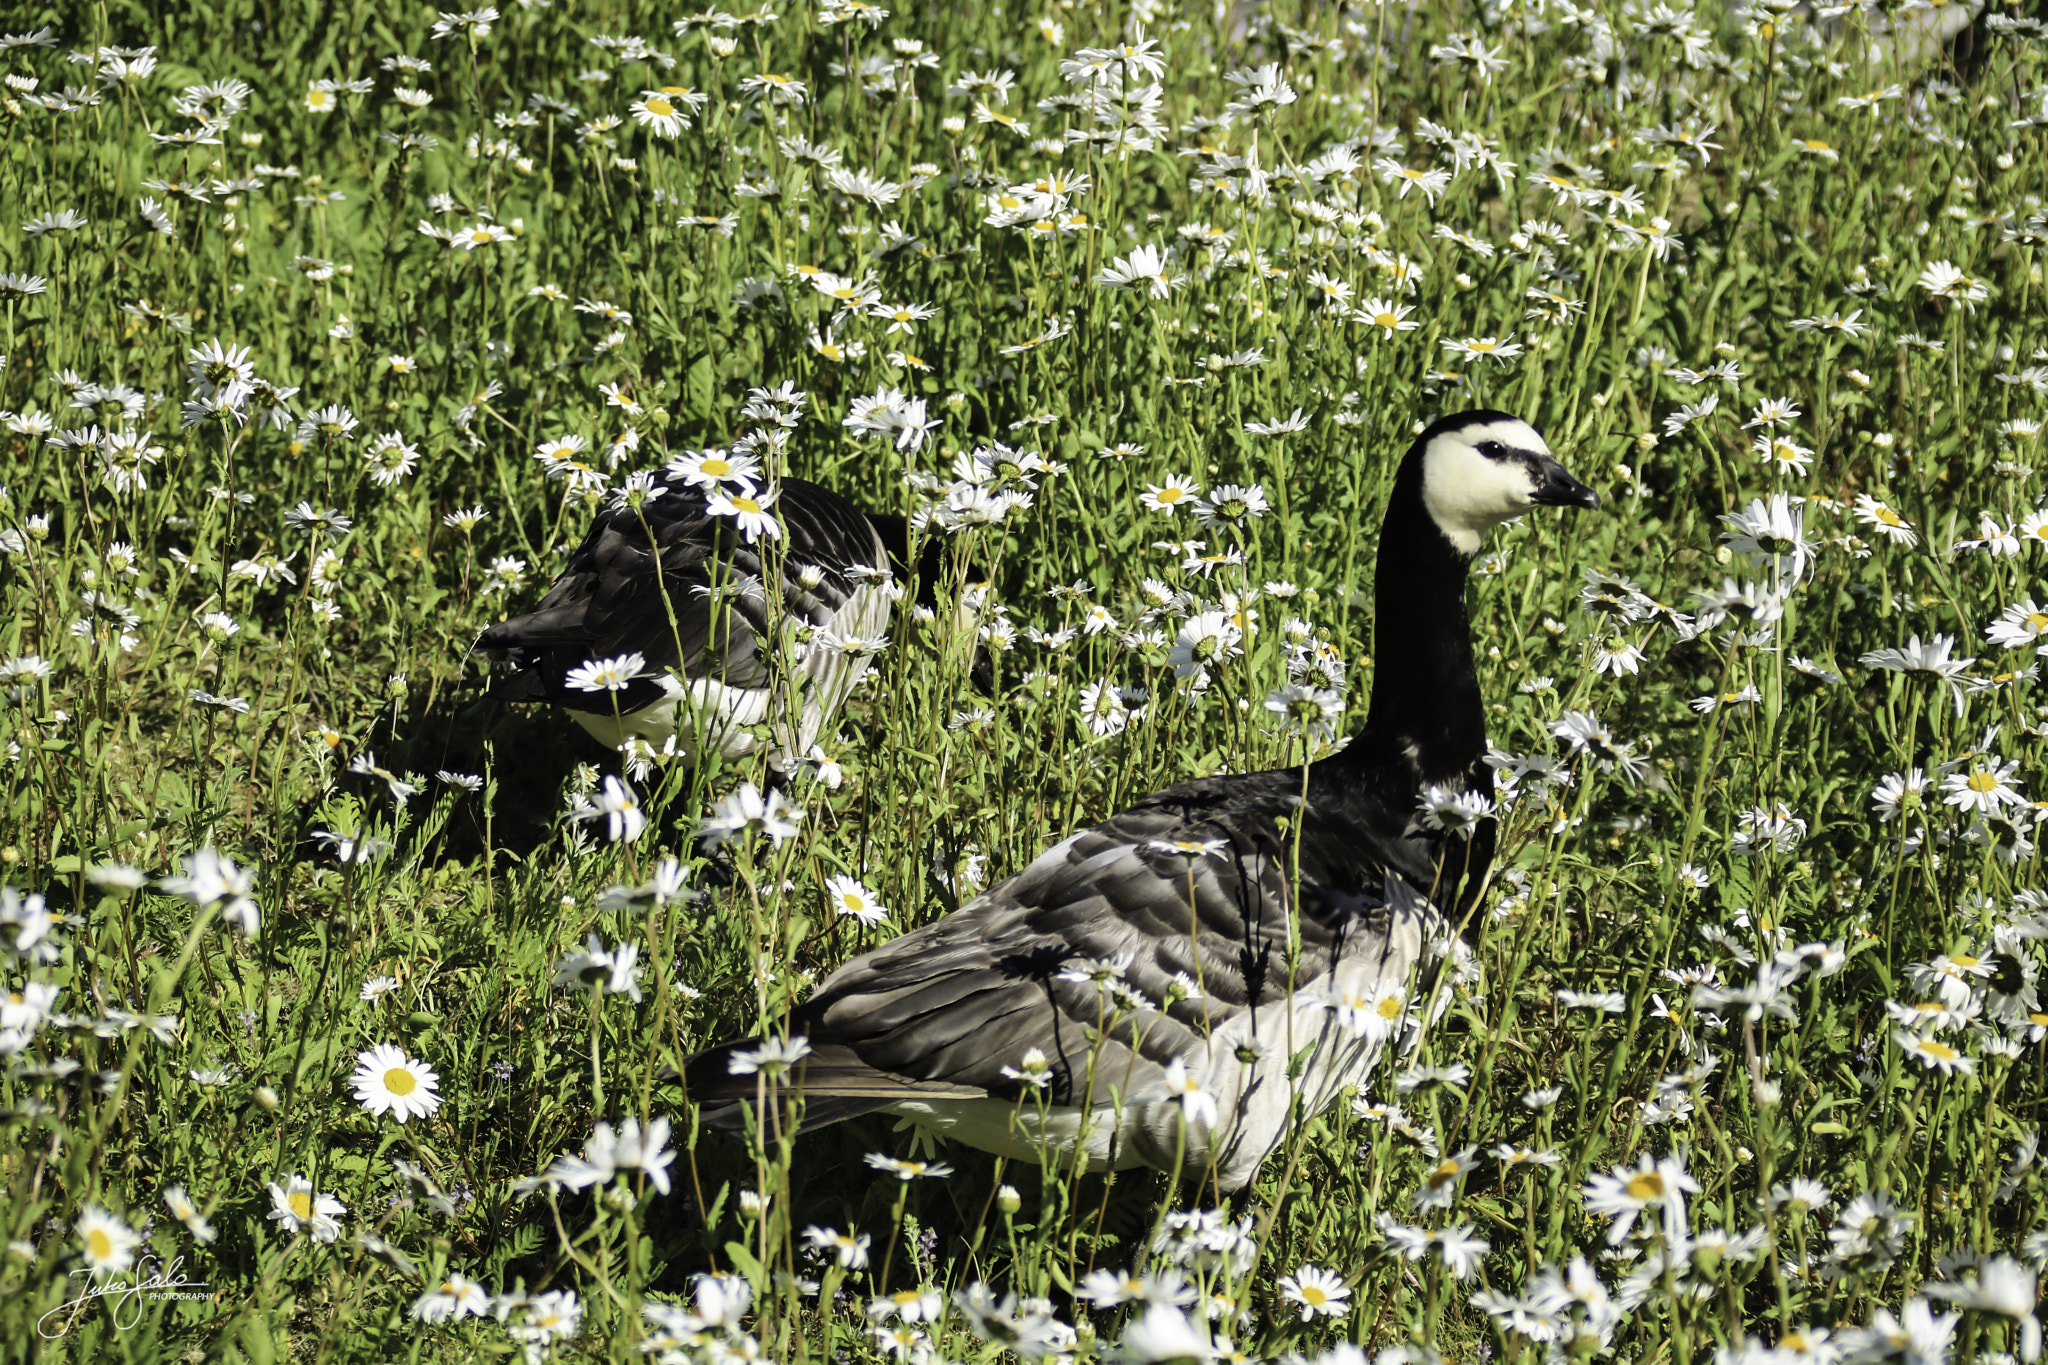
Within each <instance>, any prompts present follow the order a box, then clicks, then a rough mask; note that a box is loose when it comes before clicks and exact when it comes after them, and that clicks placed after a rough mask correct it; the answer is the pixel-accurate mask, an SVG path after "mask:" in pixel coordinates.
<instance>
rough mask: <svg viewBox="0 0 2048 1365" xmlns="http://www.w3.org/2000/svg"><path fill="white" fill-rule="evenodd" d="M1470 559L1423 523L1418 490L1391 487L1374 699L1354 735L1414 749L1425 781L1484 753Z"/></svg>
mask: <svg viewBox="0 0 2048 1365" xmlns="http://www.w3.org/2000/svg"><path fill="white" fill-rule="evenodd" d="M1407 482H1408V480H1405V479H1404V480H1402V483H1404V484H1405V483H1407ZM1404 492H1408V493H1410V494H1411V496H1409V497H1406V498H1404V497H1403V496H1402V494H1403V493H1404ZM1470 563H1471V560H1470V558H1469V557H1468V556H1466V555H1464V554H1462V553H1460V552H1459V550H1458V549H1457V547H1456V546H1454V545H1452V544H1451V542H1450V541H1449V540H1448V539H1447V538H1446V537H1445V536H1444V534H1443V533H1442V532H1441V531H1439V530H1437V528H1436V523H1435V522H1433V521H1432V520H1430V517H1429V513H1428V512H1427V510H1425V508H1424V507H1423V504H1422V495H1421V490H1420V488H1419V487H1415V488H1413V489H1412V490H1411V489H1405V488H1403V487H1400V486H1398V485H1397V487H1396V489H1395V494H1394V501H1393V503H1392V504H1391V505H1390V506H1389V507H1388V510H1387V522H1386V528H1385V529H1384V530H1383V531H1382V532H1381V534H1380V546H1379V563H1378V567H1377V569H1376V571H1375V575H1374V583H1373V587H1374V592H1373V674H1372V702H1371V705H1370V708H1369V709H1368V711H1367V712H1366V719H1365V729H1364V731H1363V732H1362V733H1361V734H1360V736H1359V737H1360V739H1364V740H1369V741H1371V742H1372V743H1371V744H1369V746H1368V747H1383V746H1389V745H1391V746H1393V747H1395V748H1397V749H1399V750H1401V751H1403V752H1410V749H1409V746H1411V745H1412V746H1413V750H1412V752H1413V753H1414V755H1415V760H1414V761H1415V762H1416V764H1417V766H1418V768H1419V771H1418V773H1417V776H1418V777H1419V778H1421V779H1422V780H1423V781H1425V782H1450V781H1455V780H1457V779H1459V778H1460V777H1461V776H1462V775H1463V774H1465V773H1466V772H1467V770H1468V769H1469V768H1470V767H1471V765H1472V764H1474V763H1477V762H1478V761H1479V760H1480V759H1481V758H1482V757H1483V756H1484V755H1485V753H1486V713H1485V708H1484V706H1483V705H1482V703H1481V701H1480V697H1479V676H1478V674H1477V672H1476V671H1475V670H1474V669H1473V666H1472V628H1471V625H1470V622H1469V620H1468V618H1467V617H1466V614H1465V571H1466V568H1467V566H1468V565H1469V564H1470Z"/></svg>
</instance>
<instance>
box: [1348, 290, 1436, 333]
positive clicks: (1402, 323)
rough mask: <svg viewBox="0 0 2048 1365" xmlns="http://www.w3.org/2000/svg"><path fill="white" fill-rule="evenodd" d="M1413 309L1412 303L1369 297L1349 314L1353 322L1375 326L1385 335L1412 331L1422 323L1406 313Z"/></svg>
mask: <svg viewBox="0 0 2048 1365" xmlns="http://www.w3.org/2000/svg"><path fill="white" fill-rule="evenodd" d="M1414 311H1415V305H1414V304H1412V303H1395V302H1393V301H1392V300H1391V299H1381V298H1371V299H1367V300H1366V301H1365V302H1364V303H1363V304H1361V305H1360V306H1359V308H1358V310H1357V311H1356V312H1354V313H1352V315H1351V320H1352V321H1353V322H1362V323H1364V324H1365V325H1366V326H1368V327H1377V328H1379V329H1380V331H1381V332H1382V333H1383V334H1385V335H1387V336H1393V335H1395V334H1397V333H1400V332H1412V331H1414V330H1415V329H1416V328H1418V327H1420V326H1422V324H1421V323H1420V322H1418V321H1416V320H1415V319H1414V318H1411V317H1409V316H1408V315H1409V314H1410V313H1412V312H1414Z"/></svg>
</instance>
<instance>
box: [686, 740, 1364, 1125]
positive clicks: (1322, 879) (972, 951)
mask: <svg viewBox="0 0 2048 1365" xmlns="http://www.w3.org/2000/svg"><path fill="white" fill-rule="evenodd" d="M1290 783H1292V784H1294V787H1295V789H1296V790H1290V789H1289V784H1290ZM1298 786H1299V773H1298V771H1297V772H1291V773H1289V772H1282V773H1273V774H1251V775H1247V776H1240V777H1235V778H1225V779H1216V780H1214V781H1211V782H1203V783H1191V784H1188V785H1186V786H1183V787H1177V788H1172V789H1169V790H1168V791H1165V792H1161V793H1160V794H1158V795H1157V796H1153V797H1150V798H1148V799H1147V800H1145V801H1144V802H1142V803H1140V804H1139V805H1137V806H1136V807H1133V808H1132V809H1130V810H1128V811H1125V812H1124V813H1122V814H1120V815H1117V816H1115V817H1113V818H1111V819H1110V820H1108V821H1105V822H1104V823H1102V824H1100V825H1097V826H1095V827H1093V828H1091V829H1087V830H1083V831H1081V832H1080V833H1078V834H1074V835H1072V836H1070V837H1069V838H1067V839H1066V840H1064V841H1062V842H1061V843H1059V844H1057V845H1055V846H1054V847H1053V848H1051V849H1049V850H1047V851H1046V852H1045V853H1044V854H1042V855H1041V856H1040V857H1039V858H1038V859H1037V860H1036V861H1034V862H1033V863H1032V864H1031V865H1030V866H1029V867H1027V868H1026V869H1025V870H1024V871H1022V872H1020V873H1019V874H1017V875H1016V876H1015V877H1013V878H1011V879H1010V880H1009V881H1007V882H1005V883H1003V884H1002V885H1000V886H998V887H996V888H995V889H994V890H993V891H991V892H989V893H988V894H987V895H985V896H983V897H981V898H980V899H978V900H976V901H974V902H972V903H971V904H969V905H967V906H965V907H963V908H962V909H960V910H959V911H956V912H955V913H953V914H951V915H948V916H946V917H945V918H943V919H941V920H938V921H937V922H935V923H933V924H930V925H927V926H925V927H924V928H922V929H919V930H916V931H915V932H912V933H910V934H906V935H905V936H903V937H902V938H899V939H897V940H895V941H894V942H892V943H889V944H886V945H884V946H883V947H881V948H878V949H876V950H874V951H872V952H869V953H867V954H864V955H863V956H861V957H858V958H855V959H854V960H853V961H851V962H849V963H847V964H846V966H844V967H842V968H840V969H839V970H838V971H837V972H835V973H833V975H832V976H831V977H830V978H829V979H827V980H826V981H825V982H824V984H823V985H821V986H820V987H819V988H818V990H817V992H816V993H815V994H814V995H813V996H812V998H811V999H810V1000H809V1001H807V1002H806V1003H805V1004H804V1005H802V1006H800V1007H799V1008H798V1009H797V1010H796V1011H794V1012H793V1014H792V1016H791V1017H790V1019H789V1020H788V1030H789V1032H790V1033H791V1034H793V1035H803V1036H804V1037H806V1038H807V1039H808V1041H809V1042H810V1044H811V1046H812V1048H813V1049H814V1050H815V1054H814V1055H813V1056H812V1057H811V1058H809V1059H807V1062H806V1070H805V1072H804V1074H803V1077H802V1088H803V1091H804V1094H805V1096H806V1098H807V1100H808V1101H809V1107H808V1108H807V1111H806V1112H807V1115H808V1117H807V1122H813V1123H815V1122H818V1121H820V1120H821V1119H822V1120H824V1121H830V1120H832V1119H837V1118H844V1117H849V1116H851V1114H853V1113H858V1112H861V1111H862V1110H866V1109H875V1108H881V1107H884V1106H886V1105H888V1104H889V1103H892V1102H893V1101H895V1100H900V1099H909V1098H925V1099H930V1098H937V1097H944V1096H970V1095H972V1096H982V1095H992V1096H997V1097H1002V1098H1014V1097H1015V1096H1017V1095H1018V1094H1020V1093H1021V1092H1022V1090H1023V1088H1024V1085H1025V1083H1024V1082H1023V1081H1021V1080H1020V1079H1019V1077H1018V1074H1017V1073H1019V1072H1021V1071H1022V1070H1023V1069H1024V1062H1025V1056H1026V1054H1027V1053H1029V1052H1031V1051H1032V1050H1034V1049H1035V1050H1036V1051H1038V1052H1039V1053H1041V1054H1043V1055H1044V1057H1045V1058H1046V1059H1047V1062H1048V1063H1049V1064H1050V1068H1051V1086H1050V1094H1049V1096H1048V1098H1050V1099H1051V1100H1052V1102H1053V1103H1055V1104H1082V1103H1089V1102H1092V1103H1097V1104H1101V1103H1108V1102H1110V1099H1111V1096H1112V1094H1121V1095H1126V1096H1128V1095H1131V1094H1134V1093H1137V1092H1138V1091H1139V1090H1141V1089H1143V1088H1145V1087H1148V1086H1150V1085H1152V1084H1153V1083H1154V1082H1156V1081H1158V1080H1159V1079H1160V1078H1161V1077H1162V1075H1163V1073H1164V1071H1165V1068H1166V1067H1167V1066H1168V1065H1170V1064H1171V1063H1172V1062H1173V1060H1174V1059H1176V1058H1186V1057H1189V1056H1191V1055H1192V1054H1193V1053H1195V1052H1196V1051H1198V1050H1199V1049H1200V1048H1201V1047H1202V1046H1203V1044H1204V1042H1205V1040H1206V1038H1207V1036H1208V1035H1209V1034H1210V1033H1212V1032H1213V1031H1215V1030H1217V1029H1220V1028H1223V1027H1224V1026H1226V1025H1228V1024H1230V1023H1232V1022H1233V1021H1238V1020H1241V1019H1243V1016H1245V1015H1246V1014H1248V1013H1253V1012H1255V1011H1257V1010H1258V1009H1259V1007H1260V1006H1261V1005H1263V1004H1267V1003H1271V1002H1274V1001H1277V1000H1280V999H1282V998H1284V997H1285V996H1286V994H1287V993H1288V991H1289V990H1290V988H1292V989H1295V990H1306V989H1312V988H1314V985H1315V983H1317V982H1318V981H1320V980H1321V979H1323V978H1325V977H1327V976H1328V974H1329V972H1330V971H1331V968H1332V967H1333V965H1334V964H1335V962H1336V961H1337V959H1338V958H1339V957H1340V956H1346V957H1348V956H1353V955H1357V954H1361V953H1363V954H1368V955H1369V954H1370V953H1371V951H1372V945H1373V943H1374V942H1375V939H1374V936H1375V935H1377V936H1378V938H1377V941H1378V942H1380V943H1384V942H1385V940H1386V927H1387V913H1386V912H1387V900H1386V897H1385V895H1384V894H1383V892H1384V890H1385V887H1386V868H1385V864H1384V862H1383V860H1381V859H1379V858H1378V857H1376V856H1374V855H1373V853H1372V851H1371V848H1370V846H1369V843H1367V842H1363V841H1361V839H1360V837H1359V831H1357V830H1356V829H1355V828H1354V827H1352V826H1350V825H1349V823H1348V822H1345V821H1331V820H1326V819H1322V818H1319V817H1318V815H1317V813H1316V812H1315V811H1314V810H1313V809H1311V808H1309V807H1306V806H1304V805H1303V804H1302V802H1301V801H1300V798H1299V796H1298V794H1297V793H1298ZM1282 817H1288V818H1290V819H1291V820H1295V821H1298V822H1299V827H1300V832H1301V842H1300V847H1299V856H1300V859H1301V863H1300V867H1301V880H1300V886H1301V895H1302V898H1303V899H1302V913H1301V914H1299V915H1290V913H1289V907H1290V903H1291V900H1292V892H1291V888H1290V880H1291V878H1290V875H1289V866H1290V861H1291V859H1292V858H1293V857H1294V856H1295V852H1296V850H1295V847H1294V842H1293V837H1292V835H1291V834H1290V833H1287V832H1283V830H1282V829H1281V827H1280V824H1279V820H1280V819H1281V818H1282ZM1183 850H1186V851H1185V852H1184V851H1183ZM1290 928H1292V929H1293V930H1294V931H1295V932H1294V933H1292V934H1291V933H1290ZM1291 944H1292V947H1291V946H1290V945H1291ZM1112 964H1113V967H1114V969H1113V970H1112ZM1244 1022H1245V1023H1246V1024H1250V1025H1252V1026H1253V1027H1256V1024H1255V1019H1254V1020H1245V1021H1244ZM744 1046H746V1044H744V1043H734V1044H727V1045H725V1046H723V1047H720V1048H714V1049H712V1050H710V1051H708V1052H706V1053H702V1054H699V1056H698V1057H696V1058H694V1059H693V1060H692V1062H691V1063H690V1065H689V1068H688V1073H687V1074H688V1080H689V1084H690V1093H691V1096H692V1097H693V1098H694V1099H697V1100H698V1101H699V1102H700V1103H706V1104H712V1105H715V1104H717V1103H718V1102H719V1101H721V1100H734V1099H742V1098H751V1097H752V1096H753V1094H754V1093H755V1092H754V1082H753V1080H752V1078H750V1077H734V1076H731V1075H730V1074H729V1071H728V1065H727V1064H728V1062H729V1061H730V1058H731V1054H732V1053H733V1052H734V1051H736V1050H737V1049H739V1048H741V1047H744ZM711 1117H712V1121H713V1122H714V1123H717V1122H718V1118H719V1116H718V1115H716V1114H714V1115H712V1116H711Z"/></svg>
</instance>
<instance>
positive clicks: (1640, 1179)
mask: <svg viewBox="0 0 2048 1365" xmlns="http://www.w3.org/2000/svg"><path fill="white" fill-rule="evenodd" d="M1628 1196H1629V1198H1631V1199H1643V1200H1649V1199H1662V1198H1663V1197H1664V1177H1663V1176H1661V1175H1659V1174H1658V1173H1657V1172H1655V1171H1637V1172H1636V1173H1635V1174H1634V1175H1632V1176H1630V1177H1629V1179H1628Z"/></svg>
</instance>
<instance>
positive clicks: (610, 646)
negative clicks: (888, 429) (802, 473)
mask: <svg viewBox="0 0 2048 1365" xmlns="http://www.w3.org/2000/svg"><path fill="white" fill-rule="evenodd" d="M662 487H663V489H664V491H663V494H662V495H661V496H659V497H656V498H654V499H653V500H651V501H649V502H646V503H644V504H643V505H642V507H641V509H640V510H639V511H637V512H636V511H634V510H633V509H631V508H628V507H623V506H610V507H607V508H606V509H605V510H604V511H603V512H601V513H599V514H598V517H597V520H596V522H595V523H594V524H593V525H592V526H591V528H590V531H589V533H588V534H587V535H585V536H584V538H583V543H582V544H581V545H579V546H578V547H577V548H576V552H575V553H574V554H573V555H571V556H570V557H569V563H568V565H567V567H566V568H564V569H563V571H562V574H561V576H560V577H559V578H557V579H556V580H555V583H554V585H553V586H552V587H551V588H549V590H548V593H547V596H546V597H544V598H542V599H541V602H540V605H539V606H538V607H536V608H535V609H534V610H533V611H531V612H528V613H527V614H525V615H523V616H515V617H513V618H511V619H510V620H506V621H501V622H499V623H498V624H497V625H494V626H491V627H489V628H488V629H486V630H485V631H484V632H483V634H482V635H480V636H478V637H477V641H476V644H475V645H474V646H473V649H475V650H501V651H505V652H507V653H509V654H510V655H511V656H512V658H513V659H514V660H515V662H517V663H519V664H520V665H522V668H521V670H520V673H519V675H518V676H517V677H515V678H514V679H513V680H512V681H511V682H510V683H509V684H507V685H506V686H505V687H503V688H501V689H500V690H499V692H498V694H497V695H499V696H501V697H504V698H506V699H508V700H514V701H551V702H554V703H556V704H557V705H563V706H569V707H571V708H575V707H578V706H581V707H583V708H585V709H595V710H606V711H609V710H610V709H611V698H610V697H609V696H605V695H604V694H597V693H589V692H584V691H581V690H579V689H572V688H569V687H568V686H567V685H566V681H565V680H566V678H567V676H568V673H569V671H570V670H571V669H573V668H575V667H577V666H578V665H581V664H584V663H587V662H589V661H591V660H594V659H605V658H614V657H617V656H618V655H621V654H627V653H638V654H639V655H640V656H641V657H642V658H644V659H645V660H646V668H645V669H644V671H643V672H642V673H641V674H640V676H639V679H638V680H637V681H636V682H635V683H634V684H633V685H632V686H631V687H629V688H628V689H626V691H625V692H624V693H623V694H622V695H621V696H620V698H619V702H620V706H621V709H623V710H626V711H632V710H636V709H638V708H639V707H641V706H644V705H646V704H648V703H650V702H652V701H654V700H655V699H656V698H657V697H659V696H660V695H661V686H660V679H662V678H663V677H664V676H665V675H666V674H667V673H668V672H669V671H670V670H671V669H673V670H675V671H676V672H679V673H681V674H682V675H683V676H685V677H690V678H712V679H716V680H718V681H720V682H723V683H726V684H728V685H731V686H735V687H758V686H763V685H765V684H766V682H767V679H768V665H769V660H768V658H767V657H766V654H765V653H764V650H763V648H762V641H763V639H764V638H765V637H766V636H767V635H768V627H769V619H770V611H769V602H768V594H769V589H768V587H766V586H765V585H764V584H765V580H766V578H767V566H766V565H765V564H764V562H763V560H762V554H761V552H762V550H763V548H765V547H763V546H761V545H750V544H748V543H747V542H746V541H745V540H744V539H742V538H741V536H740V535H739V533H738V531H737V529H736V528H735V526H734V525H733V523H732V522H731V521H730V520H728V519H727V518H724V517H717V516H713V515H712V514H711V513H710V511H709V510H708V508H707V505H706V504H707V495H706V492H705V490H703V489H700V488H695V487H690V486H687V485H683V484H680V483H676V484H667V485H662ZM777 507H778V509H779V510H780V511H781V512H782V517H783V526H784V529H785V533H786V535H787V538H788V545H787V550H786V558H785V560H784V565H783V569H782V574H783V578H784V580H785V581H784V583H783V585H782V602H783V611H784V612H787V613H789V614H791V615H793V616H795V617H797V618H798V619H801V620H806V621H809V622H811V623H812V624H814V625H821V626H822V625H825V624H827V623H828V622H830V621H831V620H832V618H833V614H834V613H835V612H837V611H838V610H839V609H840V608H841V607H843V606H844V605H845V604H846V602H847V600H848V598H849V597H851V596H852V594H853V592H854V590H855V588H856V586H857V582H856V577H857V575H860V574H862V573H864V572H880V571H883V570H884V569H885V568H886V565H887V559H886V557H885V556H884V554H883V549H882V545H881V541H880V539H879V538H878V536H877V535H876V532H875V529H874V527H873V526H872V525H871V524H869V522H868V520H867V518H865V517H863V516H862V515H861V514H860V513H859V512H858V511H856V510H855V509H854V508H852V507H851V506H849V505H848V504H847V503H846V502H845V501H843V500H842V499H840V498H839V497H837V496H836V495H834V494H833V493H831V492H829V491H828V490H826V489H824V488H821V487H819V486H818V485H816V484H812V483H806V482H804V481H803V480H800V479H785V480H783V481H782V492H781V496H780V498H779V500H778V502H777ZM806 567H809V568H812V569H815V570H816V573H814V574H812V575H810V576H809V577H810V578H811V579H813V580H815V581H813V582H809V583H806V582H805V581H803V579H804V577H805V576H804V575H803V570H804V569H805V568H806ZM600 700H601V701H602V705H599V701H600Z"/></svg>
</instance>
